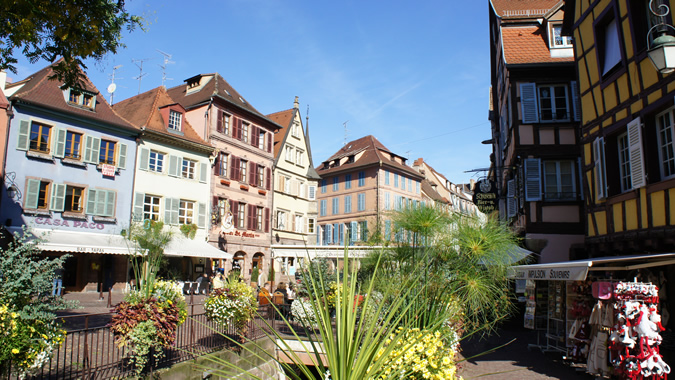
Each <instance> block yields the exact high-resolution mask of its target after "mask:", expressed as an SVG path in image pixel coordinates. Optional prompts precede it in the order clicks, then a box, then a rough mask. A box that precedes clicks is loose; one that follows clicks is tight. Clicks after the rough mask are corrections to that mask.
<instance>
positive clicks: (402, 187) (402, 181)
mask: <svg viewBox="0 0 675 380" xmlns="http://www.w3.org/2000/svg"><path fill="white" fill-rule="evenodd" d="M401 190H405V177H404V176H401Z"/></svg>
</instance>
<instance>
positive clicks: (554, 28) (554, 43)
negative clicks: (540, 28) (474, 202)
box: [549, 24, 572, 48]
mask: <svg viewBox="0 0 675 380" xmlns="http://www.w3.org/2000/svg"><path fill="white" fill-rule="evenodd" d="M549 46H550V47H552V48H566V47H572V37H568V36H563V35H562V24H552V25H551V34H550V41H549Z"/></svg>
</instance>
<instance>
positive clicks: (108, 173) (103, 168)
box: [101, 164, 115, 177]
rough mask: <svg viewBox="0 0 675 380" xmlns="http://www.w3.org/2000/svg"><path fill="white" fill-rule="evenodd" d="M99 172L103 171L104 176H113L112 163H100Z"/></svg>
mask: <svg viewBox="0 0 675 380" xmlns="http://www.w3.org/2000/svg"><path fill="white" fill-rule="evenodd" d="M101 173H103V176H104V177H114V176H115V167H114V166H113V165H108V164H103V165H101Z"/></svg>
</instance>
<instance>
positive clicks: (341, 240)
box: [338, 223, 345, 245]
mask: <svg viewBox="0 0 675 380" xmlns="http://www.w3.org/2000/svg"><path fill="white" fill-rule="evenodd" d="M338 228H339V230H338V244H339V245H342V244H344V236H345V225H344V223H340V225H339V227H338Z"/></svg>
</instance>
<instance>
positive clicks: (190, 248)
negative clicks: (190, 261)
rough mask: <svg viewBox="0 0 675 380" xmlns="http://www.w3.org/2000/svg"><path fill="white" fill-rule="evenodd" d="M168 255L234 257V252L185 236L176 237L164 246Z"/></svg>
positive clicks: (215, 257) (211, 257)
mask: <svg viewBox="0 0 675 380" xmlns="http://www.w3.org/2000/svg"><path fill="white" fill-rule="evenodd" d="M164 254H165V255H167V256H191V257H205V258H207V259H228V260H231V259H232V254H231V253H227V252H225V251H221V250H220V249H218V248H216V247H214V246H212V245H211V244H209V243H207V242H205V241H196V240H192V239H188V238H185V237H177V236H176V237H174V238H173V239H171V242H170V243H169V245H168V246H167V247H166V248H164Z"/></svg>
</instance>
